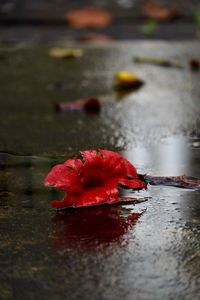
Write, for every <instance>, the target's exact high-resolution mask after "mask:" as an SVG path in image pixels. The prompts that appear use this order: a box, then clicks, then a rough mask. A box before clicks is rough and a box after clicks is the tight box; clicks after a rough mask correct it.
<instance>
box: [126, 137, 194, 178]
mask: <svg viewBox="0 0 200 300" xmlns="http://www.w3.org/2000/svg"><path fill="white" fill-rule="evenodd" d="M190 143H191V139H188V138H187V137H184V136H182V137H180V136H179V137H177V136H171V137H170V138H166V139H163V140H162V141H161V143H160V144H157V143H155V144H152V145H150V147H148V148H145V147H144V145H143V146H142V147H136V148H134V149H132V150H129V151H124V152H123V153H122V154H123V155H124V156H125V157H127V158H128V159H129V160H130V161H131V162H132V163H134V164H136V166H139V168H141V169H142V172H144V173H146V172H147V173H148V172H150V173H151V175H160V176H180V175H183V174H186V175H187V176H194V177H195V176H198V174H195V173H191V169H192V168H193V165H192V163H193V161H194V156H195V152H194V150H193V149H192V148H191V146H190ZM193 169H194V168H193ZM193 169H192V170H193Z"/></svg>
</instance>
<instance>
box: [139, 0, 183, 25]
mask: <svg viewBox="0 0 200 300" xmlns="http://www.w3.org/2000/svg"><path fill="white" fill-rule="evenodd" d="M143 14H144V16H145V17H148V18H152V19H154V20H157V21H171V20H173V19H175V18H176V17H178V16H179V13H178V11H177V10H176V9H175V8H168V7H165V6H163V5H162V4H161V3H160V2H159V1H156V0H149V1H147V2H146V4H145V5H144V7H143Z"/></svg>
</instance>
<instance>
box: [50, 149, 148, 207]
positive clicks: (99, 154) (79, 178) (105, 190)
mask: <svg viewBox="0 0 200 300" xmlns="http://www.w3.org/2000/svg"><path fill="white" fill-rule="evenodd" d="M80 155H81V158H72V159H69V160H67V161H65V162H64V163H63V164H58V165H56V166H55V167H53V168H52V170H51V171H50V173H49V174H48V175H47V177H46V178H45V181H44V183H45V185H46V186H54V187H55V188H56V189H58V190H61V189H63V190H65V191H66V194H65V197H64V199H63V200H62V201H57V200H56V201H53V202H51V205H52V206H53V207H55V208H65V207H69V206H72V207H80V206H93V205H100V204H105V203H108V204H113V203H117V202H121V201H123V198H120V197H119V193H118V185H122V186H125V187H128V188H131V189H136V190H139V189H143V188H146V183H145V181H143V180H141V179H140V178H139V176H138V174H137V172H136V169H135V168H134V166H133V165H131V163H130V162H129V161H128V160H127V159H125V158H123V157H122V156H121V155H120V154H118V153H116V152H113V151H108V150H99V151H96V150H86V151H80Z"/></svg>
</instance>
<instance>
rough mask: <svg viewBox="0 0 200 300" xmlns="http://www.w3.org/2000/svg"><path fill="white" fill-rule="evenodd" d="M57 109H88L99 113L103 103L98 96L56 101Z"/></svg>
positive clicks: (88, 111) (62, 110) (87, 110)
mask: <svg viewBox="0 0 200 300" xmlns="http://www.w3.org/2000/svg"><path fill="white" fill-rule="evenodd" d="M55 110H56V111H61V112H65V111H83V110H84V111H86V112H87V113H91V114H97V113H99V112H100V110H101V103H100V102H99V100H98V99H97V98H88V99H81V100H78V101H74V102H57V103H55Z"/></svg>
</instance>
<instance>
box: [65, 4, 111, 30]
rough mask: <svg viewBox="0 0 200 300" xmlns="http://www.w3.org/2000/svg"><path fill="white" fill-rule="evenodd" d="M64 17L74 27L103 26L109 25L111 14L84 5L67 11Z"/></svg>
mask: <svg viewBox="0 0 200 300" xmlns="http://www.w3.org/2000/svg"><path fill="white" fill-rule="evenodd" d="M66 19H67V21H68V22H69V24H70V25H71V26H72V27H75V28H85V27H87V28H103V27H107V26H108V25H110V23H111V20H112V16H111V14H110V13H109V12H107V11H105V10H103V9H100V8H97V7H84V8H81V9H76V10H71V11H69V12H67V14H66Z"/></svg>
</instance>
